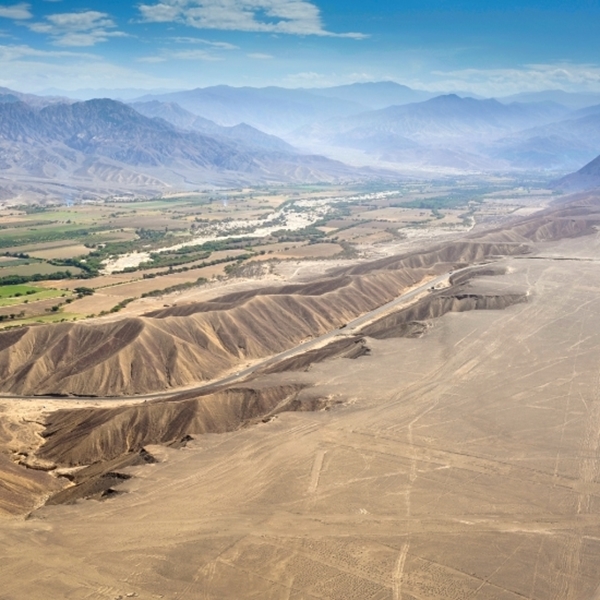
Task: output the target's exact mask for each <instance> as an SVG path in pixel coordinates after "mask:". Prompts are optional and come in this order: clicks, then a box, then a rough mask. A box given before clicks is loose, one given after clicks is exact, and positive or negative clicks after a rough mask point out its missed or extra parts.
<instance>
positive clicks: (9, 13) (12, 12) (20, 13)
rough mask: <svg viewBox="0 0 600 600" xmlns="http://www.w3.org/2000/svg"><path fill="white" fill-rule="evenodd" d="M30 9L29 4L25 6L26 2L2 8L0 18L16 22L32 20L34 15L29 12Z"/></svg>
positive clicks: (0, 7) (0, 8)
mask: <svg viewBox="0 0 600 600" xmlns="http://www.w3.org/2000/svg"><path fill="white" fill-rule="evenodd" d="M30 8H31V7H30V6H29V4H25V3H24V2H21V3H20V4H13V5H12V6H0V17H4V18H5V19H14V20H15V21H21V20H26V19H31V17H33V15H32V14H31V11H30V10H29V9H30Z"/></svg>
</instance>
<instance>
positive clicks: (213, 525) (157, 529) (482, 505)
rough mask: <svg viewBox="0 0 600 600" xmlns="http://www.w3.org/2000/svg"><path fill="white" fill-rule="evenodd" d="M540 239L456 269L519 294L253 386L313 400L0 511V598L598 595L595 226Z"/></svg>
mask: <svg viewBox="0 0 600 600" xmlns="http://www.w3.org/2000/svg"><path fill="white" fill-rule="evenodd" d="M532 247H533V251H532V252H530V253H528V254H524V255H520V256H513V257H504V258H499V259H498V261H497V262H496V263H495V266H496V267H498V268H500V269H501V271H499V272H498V273H499V274H495V275H491V274H489V275H482V276H480V277H476V278H475V279H473V280H471V281H469V282H468V283H467V284H466V285H467V287H468V290H469V293H471V294H488V295H489V294H496V295H497V296H502V295H506V294H514V295H516V296H519V295H520V296H521V297H523V298H524V299H525V300H526V301H519V302H517V303H515V304H512V305H510V306H507V307H506V308H503V309H501V310H468V311H465V312H450V313H448V314H445V315H444V316H441V317H439V318H434V319H430V320H428V321H427V327H426V329H425V331H422V332H421V333H420V334H419V336H417V337H388V338H384V339H375V338H373V337H369V336H367V337H366V338H365V344H366V346H367V347H368V348H369V350H370V352H368V353H362V355H361V356H359V357H358V358H354V359H351V358H340V357H338V358H330V359H327V360H325V361H323V362H319V363H314V364H312V365H310V366H308V367H305V368H304V370H299V371H288V372H282V373H272V374H264V375H261V376H258V377H257V378H256V379H255V380H254V381H253V385H255V386H258V387H260V386H263V387H269V386H282V385H284V384H285V385H295V386H296V387H297V389H300V388H302V389H301V391H300V392H299V396H298V398H299V400H304V401H305V402H306V405H307V406H309V405H311V399H312V400H316V399H318V400H319V401H320V402H319V403H316V404H315V406H319V407H321V409H320V410H313V411H309V410H306V411H304V410H300V411H296V412H280V413H278V414H275V415H274V416H271V417H269V418H265V419H255V420H254V421H253V422H249V423H247V424H245V426H243V427H241V428H239V429H237V430H235V431H230V432H224V433H207V434H204V435H194V436H192V437H193V439H192V440H190V441H189V442H188V443H187V445H185V447H181V448H172V447H164V446H158V445H149V446H147V447H146V450H147V451H148V452H149V453H151V454H152V455H153V456H154V457H155V458H156V459H157V461H158V462H156V463H154V464H148V465H144V466H136V467H129V468H127V469H125V472H126V473H127V474H128V475H132V477H131V478H130V479H127V480H123V482H122V483H120V484H119V485H117V486H116V490H117V491H119V492H125V493H119V494H116V495H114V496H113V497H111V498H110V499H106V500H104V501H97V500H78V501H77V502H76V503H74V504H66V505H61V506H45V507H42V508H40V509H38V510H35V511H34V512H33V513H32V514H31V515H30V516H29V517H28V518H27V519H23V518H18V517H14V518H9V517H7V518H4V519H3V520H2V521H0V598H1V599H2V600H25V599H27V600H37V599H44V600H45V599H48V598H68V599H77V600H79V599H82V600H83V599H86V600H105V599H111V600H113V599H117V598H126V597H136V598H143V599H155V598H169V599H173V600H174V599H178V600H184V599H186V600H191V599H200V598H202V599H206V600H208V599H211V600H220V599H232V600H233V599H235V600H241V599H250V598H256V599H261V600H267V599H269V600H275V599H277V600H280V599H281V600H300V599H305V600H313V599H315V600H316V599H335V600H352V599H355V600H367V599H372V600H388V599H389V600H430V599H456V600H465V599H476V600H492V599H494V600H517V599H530V600H534V599H535V600H600V570H599V565H600V293H599V292H600V234H598V233H591V234H589V235H583V236H580V237H575V238H564V239H559V240H555V241H546V242H536V243H535V244H533V246H532ZM502 273H503V274H502ZM49 402H52V401H51V400H48V401H47V403H49ZM61 402H64V401H61ZM32 485H33V484H32Z"/></svg>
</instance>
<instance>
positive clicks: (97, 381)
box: [0, 242, 527, 396]
mask: <svg viewBox="0 0 600 600" xmlns="http://www.w3.org/2000/svg"><path fill="white" fill-rule="evenodd" d="M526 251H527V247H526V246H524V245H521V244H508V245H507V244H500V245H498V244H490V243H484V244H481V243H477V242H460V243H455V244H448V245H446V246H442V247H439V248H437V249H435V250H433V251H431V252H429V253H423V254H413V255H408V256H405V257H400V258H394V259H393V260H391V261H387V262H386V261H383V262H382V261H379V262H376V263H373V264H365V265H361V266H358V267H356V268H355V269H353V270H349V271H348V274H346V275H342V276H338V277H332V278H329V279H324V280H321V281H318V282H315V283H309V284H305V285H296V286H283V287H280V288H267V289H263V290H259V291H253V292H248V293H242V294H234V295H229V296H224V297H222V298H219V299H216V300H213V301H210V302H203V303H193V304H188V305H182V306H175V307H171V308H166V309H163V310H160V311H155V312H152V313H148V314H146V315H144V316H142V317H138V318H124V319H121V320H118V321H112V322H105V323H103V322H96V323H61V324H56V325H49V326H39V327H29V328H23V329H18V330H12V331H9V332H6V333H3V334H0V389H2V390H3V391H6V392H10V393H14V394H21V395H34V394H75V395H86V396H94V395H97V396H110V395H131V394H143V393H149V392H153V391H157V390H165V389H169V388H174V387H181V386H185V385H188V384H191V383H193V382H200V381H205V380H210V379H213V378H215V377H217V376H218V375H219V374H221V373H223V372H225V371H226V370H227V369H230V368H232V367H234V366H235V365H237V364H239V363H241V362H242V361H244V360H248V359H256V358H261V357H265V356H268V355H271V354H275V353H279V352H282V351H284V350H286V349H288V348H291V347H293V346H295V345H297V344H298V343H299V342H300V341H301V340H303V339H306V338H307V337H312V336H319V335H322V334H323V333H326V332H327V331H329V330H331V329H333V328H336V327H340V326H341V325H343V324H344V323H346V322H348V321H349V320H352V319H353V318H355V317H357V316H359V315H361V314H363V313H366V312H368V311H371V310H373V309H375V308H377V307H378V306H381V305H382V304H384V303H386V302H389V301H390V300H392V299H393V298H395V297H397V296H398V294H399V293H401V292H402V290H404V289H406V288H407V287H409V286H412V285H414V284H415V283H418V282H420V281H422V280H423V279H424V278H425V277H426V276H428V275H435V274H437V273H442V272H444V271H447V270H448V269H449V268H452V266H453V265H455V264H464V263H470V262H473V261H478V260H483V259H485V258H489V257H491V256H497V255H507V254H521V253H523V252H526Z"/></svg>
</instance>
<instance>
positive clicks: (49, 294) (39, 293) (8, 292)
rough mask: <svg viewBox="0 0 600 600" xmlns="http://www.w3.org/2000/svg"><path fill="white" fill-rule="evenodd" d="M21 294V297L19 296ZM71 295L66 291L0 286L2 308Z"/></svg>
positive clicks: (24, 286) (25, 286)
mask: <svg viewBox="0 0 600 600" xmlns="http://www.w3.org/2000/svg"><path fill="white" fill-rule="evenodd" d="M17 294H19V295H17ZM65 294H66V295H67V296H68V295H70V294H69V292H66V291H65V290H55V289H46V288H42V287H33V286H31V285H2V286H0V306H16V305H18V304H23V303H24V302H25V301H27V302H37V301H38V300H48V298H60V297H61V296H64V295H65Z"/></svg>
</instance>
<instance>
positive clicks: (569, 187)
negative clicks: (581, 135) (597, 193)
mask: <svg viewBox="0 0 600 600" xmlns="http://www.w3.org/2000/svg"><path fill="white" fill-rule="evenodd" d="M554 187H556V188H559V189H562V190H564V191H568V192H576V191H582V190H590V189H595V188H600V156H597V157H596V158H594V160H592V161H591V162H589V163H588V164H587V165H585V166H583V167H582V168H581V169H579V171H577V172H575V173H571V174H570V175H567V176H566V177H563V178H562V179H559V180H558V181H557V182H556V183H555V184H554Z"/></svg>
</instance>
